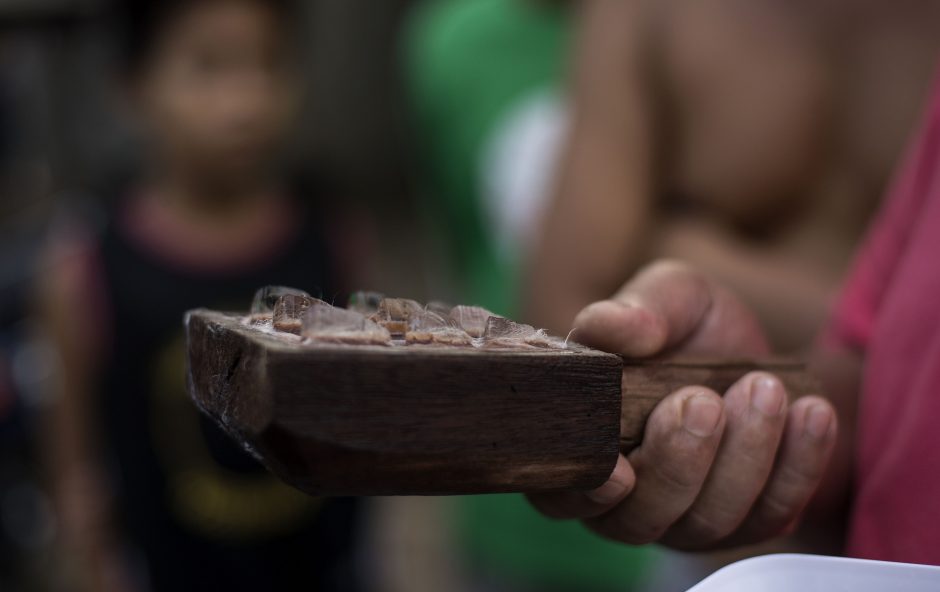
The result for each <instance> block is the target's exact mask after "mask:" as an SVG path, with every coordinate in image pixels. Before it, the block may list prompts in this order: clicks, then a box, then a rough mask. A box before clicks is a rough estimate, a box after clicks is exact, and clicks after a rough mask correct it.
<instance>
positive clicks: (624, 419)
mask: <svg viewBox="0 0 940 592" xmlns="http://www.w3.org/2000/svg"><path fill="white" fill-rule="evenodd" d="M754 370H761V371H764V372H770V373H772V374H774V375H775V376H777V377H778V378H779V379H780V380H781V381H782V382H783V385H784V387H785V388H786V389H787V393H788V394H789V396H790V397H791V399H792V398H796V397H801V396H804V395H809V394H813V393H819V392H820V385H819V382H818V381H817V380H816V379H815V378H814V377H813V376H812V375H810V374H809V373H808V372H807V370H806V364H805V363H804V362H801V361H794V360H782V359H779V358H767V359H754V360H707V359H675V360H658V361H638V360H624V365H623V382H622V392H623V404H622V407H621V418H620V449H621V451H623V452H624V453H626V452H629V451H630V450H632V449H633V448H635V447H636V446H638V445H639V444H640V440H641V439H642V438H643V430H644V429H645V427H646V419H647V418H648V417H649V415H650V413H652V412H653V408H654V407H656V404H657V403H659V402H660V401H661V400H662V399H663V398H665V397H666V396H667V395H669V394H671V393H673V392H675V391H676V390H677V389H679V388H682V387H683V386H688V385H698V386H704V387H707V388H710V389H712V390H713V391H715V392H717V393H719V394H722V395H723V394H724V392H725V391H726V390H728V389H729V388H730V387H731V385H733V384H734V383H735V382H737V381H738V380H739V379H740V378H741V377H742V376H744V375H745V374H747V373H748V372H752V371H754Z"/></svg>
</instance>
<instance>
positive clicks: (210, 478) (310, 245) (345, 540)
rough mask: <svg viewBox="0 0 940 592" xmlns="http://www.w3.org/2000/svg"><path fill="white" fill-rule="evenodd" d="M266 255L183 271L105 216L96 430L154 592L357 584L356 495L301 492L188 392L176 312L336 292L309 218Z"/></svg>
mask: <svg viewBox="0 0 940 592" xmlns="http://www.w3.org/2000/svg"><path fill="white" fill-rule="evenodd" d="M300 227H301V230H300V232H298V233H297V234H296V236H294V237H293V238H292V239H291V240H290V241H288V243H289V244H286V245H285V246H284V247H283V248H282V249H281V250H280V252H278V253H276V254H274V255H272V256H270V257H269V260H267V261H264V262H260V263H259V264H256V265H254V266H253V267H252V268H251V269H243V270H240V271H238V272H224V273H217V274H213V273H206V272H205V271H200V272H198V273H197V272H192V271H187V270H186V269H180V268H178V266H174V265H172V264H169V263H167V261H166V260H165V259H163V258H161V257H159V256H158V255H156V254H154V253H149V252H146V250H145V249H144V248H142V247H141V246H139V245H138V244H136V243H135V242H134V241H133V240H129V239H128V237H127V236H126V233H125V231H124V230H123V229H122V228H121V227H120V225H119V224H118V223H117V222H115V221H112V222H111V223H109V224H108V225H107V226H106V227H105V229H104V231H103V235H102V237H101V243H100V254H101V259H102V264H103V276H104V282H105V287H106V291H105V296H106V298H107V303H108V305H109V307H110V317H111V319H112V320H113V323H112V326H113V334H112V336H111V341H110V344H111V348H110V349H111V356H110V358H109V359H108V360H107V363H106V364H105V367H104V374H103V377H102V378H103V384H102V387H103V388H102V397H101V399H100V401H101V417H102V418H103V420H104V421H103V424H102V426H101V427H102V429H103V432H104V434H105V435H106V437H107V439H108V444H109V446H108V447H107V449H108V450H109V451H111V454H112V455H113V457H112V458H111V459H109V460H110V461H111V465H112V466H113V468H114V474H115V476H116V481H117V491H118V494H119V495H118V503H119V513H120V518H121V521H122V524H123V528H124V530H125V534H126V536H127V538H128V539H129V540H130V542H131V543H132V544H133V545H134V546H135V547H136V548H137V550H139V551H140V552H141V553H142V555H143V557H144V559H145V560H146V565H147V571H148V573H149V578H150V580H151V583H152V587H153V589H154V590H155V591H158V592H159V591H163V590H174V591H177V592H179V591H185V590H205V589H207V588H206V585H207V584H208V585H209V589H216V590H250V591H252V592H258V591H260V590H293V589H303V590H311V591H314V590H324V591H329V590H358V589H360V586H359V584H358V582H357V581H356V580H355V574H354V571H355V570H354V568H353V565H352V559H353V555H354V550H355V541H354V536H355V533H356V532H357V531H358V528H357V517H358V515H359V507H358V506H359V502H358V501H357V500H355V499H351V498H347V499H317V498H310V497H307V496H305V495H303V494H300V493H299V492H297V491H295V490H293V489H291V488H289V487H288V486H286V485H284V484H282V483H281V482H279V481H278V480H276V479H275V478H274V477H273V476H272V475H270V474H269V473H268V472H267V471H266V470H265V469H264V468H263V467H262V466H261V465H260V464H259V463H257V462H256V461H255V460H254V459H252V458H251V457H250V456H249V455H248V454H247V453H245V452H244V451H243V450H241V449H240V448H238V447H237V446H236V445H235V444H234V443H233V441H232V440H230V439H229V438H228V437H227V436H226V435H225V434H224V433H223V432H222V431H221V429H220V428H218V427H217V426H216V425H215V424H213V423H212V422H211V421H210V420H208V419H207V418H205V417H204V416H202V415H201V414H200V413H199V412H198V411H197V410H196V408H195V407H194V405H193V404H192V403H191V402H190V400H189V398H188V396H187V394H186V392H185V387H184V385H185V380H184V343H183V332H182V319H183V313H184V312H185V311H186V310H188V309H191V308H195V307H202V306H205V307H210V308H215V309H222V310H247V308H248V306H249V305H250V300H251V297H252V294H253V293H254V291H255V289H257V288H258V287H260V286H263V285H266V284H280V285H288V286H294V287H298V288H302V289H305V290H307V291H308V292H310V293H311V294H314V295H317V294H324V295H326V296H327V297H329V296H331V295H332V292H331V290H332V289H333V277H334V273H333V271H334V270H333V269H332V267H331V261H332V260H333V257H332V256H331V254H330V252H329V249H328V248H327V245H326V244H325V242H324V240H323V236H324V234H323V232H322V231H323V228H321V227H319V226H318V224H317V222H316V221H315V219H314V218H313V216H312V215H310V214H307V215H305V216H304V220H303V223H302V224H301V225H300Z"/></svg>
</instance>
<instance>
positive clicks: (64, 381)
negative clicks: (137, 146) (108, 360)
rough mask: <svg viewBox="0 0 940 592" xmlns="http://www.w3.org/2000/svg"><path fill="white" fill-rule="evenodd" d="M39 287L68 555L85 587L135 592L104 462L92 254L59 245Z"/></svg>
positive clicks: (46, 434) (58, 498) (47, 441)
mask: <svg viewBox="0 0 940 592" xmlns="http://www.w3.org/2000/svg"><path fill="white" fill-rule="evenodd" d="M52 251H53V252H52V253H51V254H50V256H49V259H50V261H48V262H47V263H48V265H47V266H44V267H45V268H46V269H47V271H46V272H45V274H44V275H43V277H42V278H41V282H40V285H39V299H38V304H39V309H40V310H39V314H40V321H41V323H42V326H43V329H44V331H45V332H46V334H47V336H48V338H49V339H50V340H51V341H52V343H53V345H54V347H55V348H56V351H57V353H58V355H59V360H60V373H59V377H58V380H57V381H56V387H55V388H56V390H55V392H54V393H52V397H51V403H50V405H49V409H48V412H47V414H46V417H45V418H44V422H43V425H42V432H41V439H42V443H43V448H44V451H45V457H46V465H47V470H48V471H49V474H50V480H51V484H52V489H53V495H54V499H55V504H56V509H57V514H58V516H59V520H60V526H61V536H62V542H63V544H64V546H65V549H64V551H65V552H66V553H67V555H66V556H67V557H68V558H69V559H74V560H75V565H76V567H78V568H79V574H78V575H79V577H80V579H81V580H82V581H83V584H84V587H87V589H94V590H109V591H110V590H127V589H128V588H129V587H128V586H127V585H125V584H121V583H119V582H121V581H122V580H125V578H123V577H122V576H121V575H120V574H121V572H122V571H123V570H122V568H121V567H119V565H120V562H119V560H118V556H119V553H118V551H117V549H118V548H119V547H118V544H117V539H116V536H115V531H114V528H113V524H112V520H111V516H110V514H111V511H110V502H111V491H110V489H109V487H108V484H107V479H106V473H105V471H104V469H103V467H102V463H101V451H100V443H99V442H98V434H99V433H100V432H99V430H98V429H97V427H96V421H95V417H96V413H95V410H96V396H95V392H96V388H97V384H96V381H97V374H98V361H99V358H100V353H101V352H100V343H99V342H100V339H99V338H100V336H101V331H102V321H103V319H100V318H98V317H99V315H97V314H95V313H96V312H97V311H99V310H100V308H99V307H98V306H96V305H97V304H98V303H95V302H92V301H91V298H89V296H90V293H89V290H88V283H89V281H88V277H87V273H88V270H89V267H88V265H87V260H86V259H87V253H86V252H85V250H83V249H82V248H80V247H79V248H75V249H73V248H71V247H68V246H66V247H64V248H54V249H52Z"/></svg>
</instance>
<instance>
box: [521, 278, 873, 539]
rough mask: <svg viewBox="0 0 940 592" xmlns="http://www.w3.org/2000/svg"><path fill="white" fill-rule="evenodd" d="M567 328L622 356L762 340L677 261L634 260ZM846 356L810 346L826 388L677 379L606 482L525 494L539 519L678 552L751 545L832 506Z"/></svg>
mask: <svg viewBox="0 0 940 592" xmlns="http://www.w3.org/2000/svg"><path fill="white" fill-rule="evenodd" d="M575 326H576V327H577V329H578V335H579V340H580V341H583V342H584V343H586V344H588V345H591V346H594V347H597V348H599V349H603V350H606V351H610V352H614V353H619V354H622V355H624V356H628V357H632V358H647V357H653V356H658V355H663V354H668V355H672V354H676V355H678V354H681V355H697V354H707V355H721V356H735V355H748V356H753V355H755V354H760V353H761V352H766V351H767V349H768V346H767V340H766V338H765V337H764V335H763V332H762V330H761V329H760V326H759V323H758V322H757V319H756V317H755V315H754V314H753V313H752V312H751V311H750V310H749V309H748V308H747V307H746V306H745V305H744V304H743V303H742V302H741V301H740V300H739V299H738V298H737V297H735V296H734V295H733V294H732V293H731V292H730V291H729V290H727V289H726V288H724V287H723V286H721V285H720V284H718V283H716V282H715V281H713V280H712V279H710V278H709V277H708V276H706V275H704V274H702V273H701V272H698V271H696V270H695V269H694V268H692V267H690V266H688V265H687V264H684V263H679V262H676V261H662V262H657V263H654V264H652V265H650V266H648V267H646V268H644V269H642V270H641V271H640V272H639V273H638V274H637V275H636V276H635V277H634V278H633V279H632V280H630V281H629V282H628V283H627V284H626V285H625V286H624V287H623V288H622V289H621V290H620V291H619V292H618V293H617V294H616V295H615V296H614V297H613V298H611V299H609V300H604V301H600V302H597V303H594V304H591V305H590V306H588V307H587V308H585V309H584V310H583V311H581V313H580V314H578V317H577V319H576V321H575ZM853 358H854V356H852V355H850V354H846V353H844V352H839V353H837V354H832V353H825V354H824V353H822V352H820V353H819V354H817V355H816V356H814V360H815V361H816V362H817V366H818V367H821V368H824V369H827V370H826V371H824V372H823V378H824V385H825V386H826V392H827V393H829V398H828V399H827V398H822V397H820V396H816V395H813V396H805V397H800V398H797V399H795V400H790V399H789V397H788V395H787V393H786V391H785V389H784V387H783V385H782V383H781V382H780V380H779V379H778V378H776V377H775V376H773V375H771V374H767V373H763V372H752V373H749V374H747V375H745V376H742V377H741V379H740V380H739V381H738V382H737V383H735V384H734V385H733V386H732V387H731V388H730V389H728V391H727V392H725V393H716V392H714V391H711V390H709V389H707V388H705V387H701V386H695V385H690V386H687V387H684V388H681V389H679V390H677V391H676V392H674V393H672V394H670V395H669V396H667V397H666V398H665V399H664V400H663V401H662V402H661V403H660V404H659V405H658V406H657V407H656V408H655V409H654V411H653V413H652V415H651V416H650V418H649V420H648V422H647V425H646V428H645V433H644V437H643V441H642V444H641V445H640V446H639V447H638V448H636V449H635V450H633V451H632V452H630V454H629V455H627V456H623V455H621V457H620V458H619V460H618V462H617V465H616V468H615V469H614V471H613V473H612V475H611V476H610V478H609V480H608V481H607V483H605V484H604V485H602V486H601V487H599V488H598V489H595V490H593V491H589V492H583V493H582V492H565V493H550V494H542V495H533V496H531V497H530V500H531V501H532V503H533V504H534V505H535V507H536V508H538V509H539V510H540V511H542V512H543V513H545V514H546V515H548V516H551V517H554V518H559V519H574V518H576V519H580V520H583V521H584V523H585V524H586V525H587V526H588V527H589V528H591V529H592V530H594V531H596V532H598V533H600V534H602V535H604V536H606V537H609V538H611V539H614V540H617V541H621V542H624V543H629V544H645V543H651V542H659V543H662V544H664V545H668V546H670V547H674V548H677V549H682V550H702V549H714V548H721V547H731V546H739V545H744V544H750V543H755V542H759V541H763V540H766V539H769V538H772V537H775V536H777V535H780V534H784V533H790V532H793V530H794V529H795V527H796V525H797V523H798V522H799V520H800V518H801V516H803V515H804V514H807V513H808V514H809V515H811V516H814V517H819V516H831V515H832V514H833V513H834V510H837V509H838V508H840V506H841V505H844V501H845V499H846V495H847V491H848V485H849V478H848V477H849V467H850V465H851V449H852V440H853V427H854V426H853V423H854V421H853V419H854V407H855V400H856V396H857V389H856V388H855V386H856V385H857V382H858V374H859V370H860V361H859V360H857V359H853ZM837 360H839V361H838V362H837ZM836 408H838V409H839V410H840V414H841V417H842V418H843V420H842V421H841V422H840V421H839V420H837V412H836ZM814 496H815V497H814ZM811 502H813V507H810V504H811ZM838 513H839V512H835V514H838ZM814 525H815V526H820V527H825V526H827V525H825V524H824V523H823V522H822V521H817V522H816V523H815V524H814Z"/></svg>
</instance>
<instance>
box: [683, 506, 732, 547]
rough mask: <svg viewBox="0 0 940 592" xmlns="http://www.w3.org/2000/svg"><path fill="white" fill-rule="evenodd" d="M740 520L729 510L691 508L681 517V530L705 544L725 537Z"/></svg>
mask: <svg viewBox="0 0 940 592" xmlns="http://www.w3.org/2000/svg"><path fill="white" fill-rule="evenodd" d="M740 522H741V518H740V517H739V516H737V515H735V514H732V513H731V512H727V511H719V510H717V509H712V510H711V511H705V510H702V509H698V508H692V509H691V510H689V512H688V513H687V514H686V515H685V516H684V517H683V518H682V522H681V525H682V526H681V530H682V532H684V533H686V535H687V537H688V538H694V539H695V540H697V541H698V542H700V543H705V544H707V543H711V542H715V541H718V540H721V539H723V538H725V537H726V536H728V535H729V534H730V533H731V532H732V531H733V530H734V529H735V527H737V526H738V524H740Z"/></svg>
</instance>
